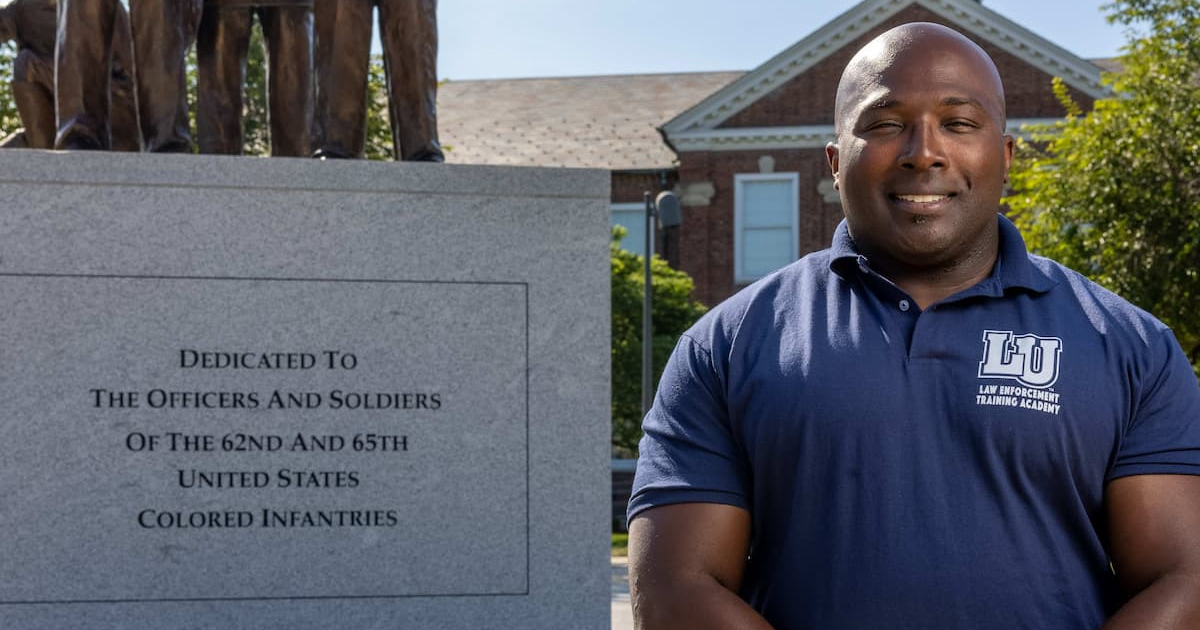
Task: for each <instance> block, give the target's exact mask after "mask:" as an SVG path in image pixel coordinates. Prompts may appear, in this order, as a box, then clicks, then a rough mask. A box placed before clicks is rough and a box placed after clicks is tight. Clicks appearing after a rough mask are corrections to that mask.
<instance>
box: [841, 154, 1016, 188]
mask: <svg viewBox="0 0 1200 630" xmlns="http://www.w3.org/2000/svg"><path fill="white" fill-rule="evenodd" d="M1009 154H1010V155H1011V154H1012V152H1011V151H1009ZM825 159H827V160H829V171H830V172H831V173H833V188H834V190H838V189H839V186H840V183H839V182H838V147H837V145H836V144H834V143H832V142H830V143H828V144H826V145H825Z"/></svg>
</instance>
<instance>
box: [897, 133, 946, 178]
mask: <svg viewBox="0 0 1200 630" xmlns="http://www.w3.org/2000/svg"><path fill="white" fill-rule="evenodd" d="M938 131H939V129H938V126H937V125H933V124H924V123H920V124H915V125H912V126H911V127H909V131H908V136H907V138H906V141H905V144H904V150H903V151H902V152H901V154H900V157H899V160H898V161H897V164H898V166H899V167H900V168H903V169H908V170H916V171H923V170H928V169H931V168H944V167H945V166H946V155H945V152H944V150H943V149H944V145H943V144H942V140H941V137H940V136H939V135H938Z"/></svg>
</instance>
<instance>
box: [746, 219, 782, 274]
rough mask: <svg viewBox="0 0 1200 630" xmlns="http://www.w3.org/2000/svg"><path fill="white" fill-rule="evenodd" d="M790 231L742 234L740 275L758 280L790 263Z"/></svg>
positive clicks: (774, 230)
mask: <svg viewBox="0 0 1200 630" xmlns="http://www.w3.org/2000/svg"><path fill="white" fill-rule="evenodd" d="M792 260H793V259H792V229H791V228H790V227H786V228H771V229H758V230H745V231H744V232H742V275H743V276H746V277H754V278H759V277H762V276H765V275H767V274H768V273H771V272H772V271H775V270H776V269H779V268H780V267H783V266H784V265H787V264H788V263H790V262H792Z"/></svg>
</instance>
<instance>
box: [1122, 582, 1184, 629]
mask: <svg viewBox="0 0 1200 630" xmlns="http://www.w3.org/2000/svg"><path fill="white" fill-rule="evenodd" d="M1145 628H1155V630H1194V629H1195V628H1200V574H1187V573H1169V574H1167V575H1164V576H1163V577H1161V578H1159V579H1157V580H1155V581H1154V582H1152V583H1151V584H1150V585H1148V586H1147V587H1146V588H1144V589H1142V590H1141V591H1140V592H1139V593H1138V594H1137V595H1136V596H1134V597H1133V598H1132V599H1130V600H1129V601H1128V602H1126V603H1125V605H1124V606H1122V607H1121V609H1120V610H1118V611H1117V614H1115V615H1113V617H1112V618H1111V619H1109V620H1108V623H1106V624H1104V626H1103V627H1102V628H1101V629H1100V630H1144V629H1145Z"/></svg>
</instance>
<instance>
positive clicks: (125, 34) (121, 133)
mask: <svg viewBox="0 0 1200 630" xmlns="http://www.w3.org/2000/svg"><path fill="white" fill-rule="evenodd" d="M114 29H115V30H114V31H113V52H112V75H111V76H110V77H109V87H110V89H111V91H112V98H111V100H110V101H109V103H110V105H109V129H110V130H111V132H112V150H113V151H141V150H142V130H141V128H139V126H138V111H137V85H136V82H135V81H134V78H133V72H134V68H133V41H132V40H131V35H130V32H129V13H127V12H126V11H125V7H123V6H121V5H117V16H116V21H115V22H114Z"/></svg>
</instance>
